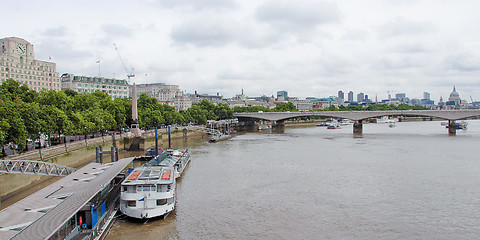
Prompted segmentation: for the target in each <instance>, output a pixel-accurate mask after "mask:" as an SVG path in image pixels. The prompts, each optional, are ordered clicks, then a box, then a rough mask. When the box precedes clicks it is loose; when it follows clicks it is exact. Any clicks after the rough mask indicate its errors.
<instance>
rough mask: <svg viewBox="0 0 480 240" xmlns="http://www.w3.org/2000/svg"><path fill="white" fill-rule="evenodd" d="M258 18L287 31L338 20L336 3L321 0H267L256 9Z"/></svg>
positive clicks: (338, 11)
mask: <svg viewBox="0 0 480 240" xmlns="http://www.w3.org/2000/svg"><path fill="white" fill-rule="evenodd" d="M255 16H256V18H257V19H258V20H260V21H262V22H265V23H268V24H270V25H271V26H272V27H274V28H276V29H278V30H281V31H288V32H297V31H299V30H305V29H312V28H315V27H317V26H319V25H321V24H327V23H335V22H339V21H340V16H341V13H340V10H339V9H338V7H337V5H336V4H333V3H328V2H321V1H295V2H293V1H285V0H283V1H268V2H266V3H264V4H262V5H261V6H260V7H259V8H258V9H257V11H256V13H255Z"/></svg>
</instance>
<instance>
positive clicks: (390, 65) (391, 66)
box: [373, 56, 427, 71]
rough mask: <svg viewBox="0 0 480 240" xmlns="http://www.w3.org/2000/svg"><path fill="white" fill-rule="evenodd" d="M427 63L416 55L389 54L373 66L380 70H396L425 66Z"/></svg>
mask: <svg viewBox="0 0 480 240" xmlns="http://www.w3.org/2000/svg"><path fill="white" fill-rule="evenodd" d="M426 64H427V63H426V62H424V61H423V59H421V58H415V57H405V56H402V57H398V56H397V57H395V56H387V57H384V58H382V59H380V60H379V61H377V62H376V64H375V65H374V66H373V68H374V69H380V70H387V71H391V70H395V71H402V70H408V69H413V68H421V67H425V65H426Z"/></svg>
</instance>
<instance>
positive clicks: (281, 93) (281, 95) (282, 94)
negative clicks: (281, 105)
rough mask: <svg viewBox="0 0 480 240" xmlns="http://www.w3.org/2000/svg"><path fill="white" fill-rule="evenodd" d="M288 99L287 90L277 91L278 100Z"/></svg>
mask: <svg viewBox="0 0 480 240" xmlns="http://www.w3.org/2000/svg"><path fill="white" fill-rule="evenodd" d="M287 99H288V92H287V91H277V100H279V101H284V100H287Z"/></svg>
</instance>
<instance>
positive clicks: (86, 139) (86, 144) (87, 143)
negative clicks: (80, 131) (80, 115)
mask: <svg viewBox="0 0 480 240" xmlns="http://www.w3.org/2000/svg"><path fill="white" fill-rule="evenodd" d="M84 133H85V145H88V143H87V126H85V131H84Z"/></svg>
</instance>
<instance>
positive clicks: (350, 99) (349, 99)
mask: <svg viewBox="0 0 480 240" xmlns="http://www.w3.org/2000/svg"><path fill="white" fill-rule="evenodd" d="M348 101H349V102H353V92H352V91H350V92H348Z"/></svg>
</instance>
